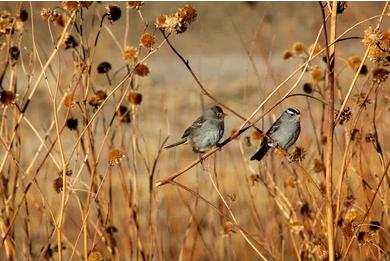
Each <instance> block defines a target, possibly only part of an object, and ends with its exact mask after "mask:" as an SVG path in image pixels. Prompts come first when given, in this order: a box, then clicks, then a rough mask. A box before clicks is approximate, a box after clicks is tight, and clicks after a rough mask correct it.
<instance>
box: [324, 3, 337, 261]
mask: <svg viewBox="0 0 390 261" xmlns="http://www.w3.org/2000/svg"><path fill="white" fill-rule="evenodd" d="M320 5H321V12H322V17H323V24H324V34H325V41H326V46H327V48H326V55H327V69H328V117H327V142H326V156H325V160H326V166H325V168H326V172H325V173H326V175H325V189H326V223H327V226H326V227H327V228H326V231H327V238H328V256H329V261H334V260H335V246H334V225H333V200H332V173H333V172H332V167H333V130H334V129H333V118H334V85H335V78H334V71H335V61H336V53H335V45H331V46H329V43H328V35H327V29H326V19H325V13H324V9H323V7H322V4H321V3H320ZM336 21H337V1H333V2H332V13H331V20H330V42H334V41H335V39H336Z"/></svg>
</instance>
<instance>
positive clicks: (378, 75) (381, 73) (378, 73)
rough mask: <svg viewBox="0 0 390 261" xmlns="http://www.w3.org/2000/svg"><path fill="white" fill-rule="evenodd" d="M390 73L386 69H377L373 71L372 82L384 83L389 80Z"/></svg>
mask: <svg viewBox="0 0 390 261" xmlns="http://www.w3.org/2000/svg"><path fill="white" fill-rule="evenodd" d="M389 73H390V71H389V70H387V69H385V68H381V67H379V68H375V69H374V70H373V71H372V80H373V81H374V82H376V83H382V82H385V81H386V80H387V77H388V75H389Z"/></svg>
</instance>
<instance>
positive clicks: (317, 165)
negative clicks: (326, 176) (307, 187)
mask: <svg viewBox="0 0 390 261" xmlns="http://www.w3.org/2000/svg"><path fill="white" fill-rule="evenodd" d="M313 170H314V172H315V173H319V172H322V171H324V170H325V165H324V163H323V162H322V161H321V160H319V159H315V160H314V167H313Z"/></svg>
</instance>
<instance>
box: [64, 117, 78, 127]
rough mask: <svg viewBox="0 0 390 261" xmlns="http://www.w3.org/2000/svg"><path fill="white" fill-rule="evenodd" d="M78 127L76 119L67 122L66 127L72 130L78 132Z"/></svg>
mask: <svg viewBox="0 0 390 261" xmlns="http://www.w3.org/2000/svg"><path fill="white" fill-rule="evenodd" d="M77 125H78V121H77V119H76V118H69V119H67V120H66V127H68V129H70V130H76V129H77Z"/></svg>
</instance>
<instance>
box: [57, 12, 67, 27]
mask: <svg viewBox="0 0 390 261" xmlns="http://www.w3.org/2000/svg"><path fill="white" fill-rule="evenodd" d="M66 19H67V18H66V17H65V15H58V16H57V17H56V18H55V19H54V24H55V25H57V26H60V27H65V24H66Z"/></svg>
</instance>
